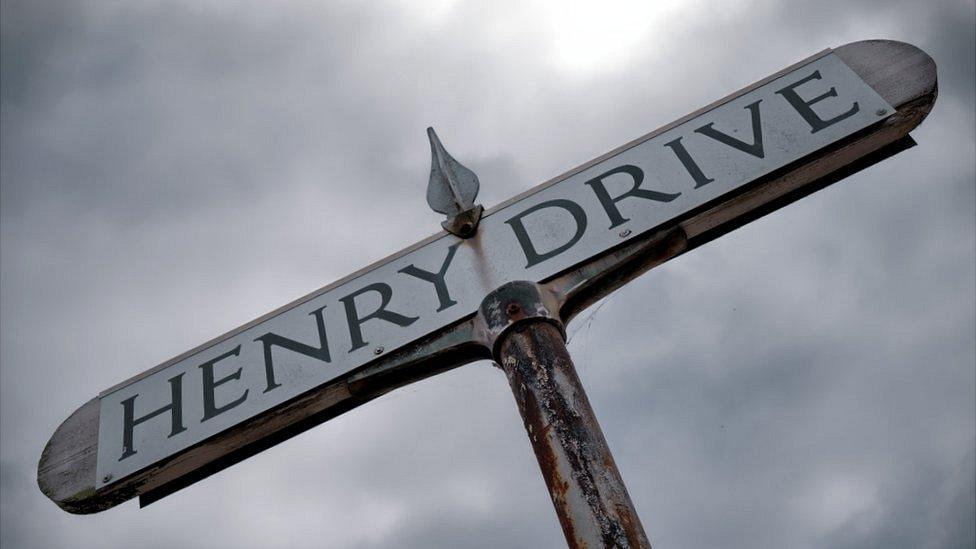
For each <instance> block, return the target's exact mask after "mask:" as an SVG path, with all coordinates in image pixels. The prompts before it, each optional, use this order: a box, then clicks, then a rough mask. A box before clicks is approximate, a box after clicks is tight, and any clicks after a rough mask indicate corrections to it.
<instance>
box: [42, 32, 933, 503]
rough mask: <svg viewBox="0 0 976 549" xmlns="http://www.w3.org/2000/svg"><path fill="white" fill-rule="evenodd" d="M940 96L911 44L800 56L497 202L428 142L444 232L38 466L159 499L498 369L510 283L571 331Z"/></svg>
mask: <svg viewBox="0 0 976 549" xmlns="http://www.w3.org/2000/svg"><path fill="white" fill-rule="evenodd" d="M935 97H936V75H935V64H934V62H933V61H932V60H931V58H930V57H929V56H928V55H926V54H925V53H924V52H922V51H921V50H919V49H918V48H915V47H914V46H911V45H908V44H904V43H900V42H892V41H883V40H872V41H864V42H855V43H852V44H848V45H845V46H842V47H840V48H837V49H829V50H826V51H823V52H820V53H818V54H816V55H813V56H811V57H809V58H807V59H805V60H803V61H800V62H799V63H796V64H794V65H792V66H790V67H788V68H786V69H784V70H782V71H780V72H778V73H776V74H774V75H771V76H769V77H768V78H765V79H763V80H761V81H759V82H756V83H755V84H753V85H751V86H748V87H747V88H745V89H743V90H740V91H738V92H736V93H734V94H732V95H729V96H728V97H725V98H723V99H720V100H718V101H716V102H715V103H713V104H711V105H709V106H707V107H705V108H703V109H701V110H699V111H696V112H694V113H692V114H690V115H688V116H685V117H684V118H681V119H680V120H677V121H675V122H673V123H671V124H668V125H667V126H665V127H663V128H660V129H658V130H655V131H653V132H651V133H649V134H647V135H645V136H643V137H640V138H638V139H636V140H634V141H632V142H630V143H627V144H625V145H623V146H621V147H620V148H618V149H616V150H614V151H611V152H609V153H607V154H605V155H603V156H601V157H599V158H596V159H594V160H591V161H590V162H587V163H585V164H583V165H582V166H579V167H577V168H575V169H573V170H570V171H569V172H567V173H565V174H563V175H560V176H558V177H556V178H554V179H552V180H550V181H548V182H545V183H543V184H541V185H539V186H537V187H535V188H533V189H530V190H528V191H526V192H525V193H523V194H521V195H519V196H517V197H514V198H512V199H511V200H508V201H507V202H505V203H503V204H501V205H499V206H496V207H494V208H492V209H490V210H487V211H484V212H482V209H481V207H480V206H475V205H474V204H473V200H474V196H475V195H476V193H477V190H478V184H479V183H478V180H477V177H476V176H474V174H473V173H471V172H470V171H469V170H467V169H466V168H464V167H463V166H461V165H460V164H459V163H457V161H455V160H454V159H453V158H451V157H450V155H448V154H447V153H446V151H445V150H444V149H443V146H442V145H441V143H440V141H439V140H438V139H437V137H436V135H435V134H434V133H433V131H430V132H429V133H430V138H431V145H432V153H433V156H434V161H433V168H432V173H431V187H430V188H429V189H428V201H429V202H430V203H431V206H432V207H435V209H437V211H440V212H442V213H446V214H447V215H448V221H446V222H445V223H444V228H445V231H442V232H439V233H438V234H435V235H433V236H431V237H429V238H427V239H425V240H423V241H421V242H418V243H416V244H415V245H413V246H410V247H409V248H407V249H405V250H402V251H400V252H398V253H396V254H394V255H392V256H391V257H388V258H386V259H383V260H381V261H379V262H377V263H374V264H373V265H370V266H368V267H366V268H364V269H363V270H361V271H359V272H357V273H354V274H352V275H350V276H348V277H346V278H344V279H342V280H339V281H337V282H335V283H333V284H330V285H328V286H326V287H324V288H322V289H320V290H317V291H315V292H312V293H311V294H309V295H307V296H305V297H302V298H299V299H297V300H296V301H294V302H292V303H290V304H288V305H285V306H284V307H281V308H280V309H277V310H275V311H272V312H270V313H268V314H267V315H265V316H263V317H261V318H258V319H256V320H254V321H251V322H249V323H247V324H245V325H244V326H241V327H240V328H237V329H235V330H233V331H231V332H229V333H227V334H224V335H222V336H219V337H217V338H215V339H213V340H211V341H209V342H207V343H204V344H203V345H200V346H199V347H197V348H195V349H192V350H190V351H188V352H186V353H184V354H182V355H180V356H177V357H175V358H173V359H171V360H168V361H166V362H164V363H162V364H160V365H159V366H157V367H155V368H152V369H150V370H148V371H145V372H143V373H141V374H139V375H136V376H135V377H133V378H131V379H129V380H127V381H124V382H122V383H119V384H117V385H115V386H113V387H110V388H109V389H107V390H105V391H104V392H102V393H101V394H99V395H98V396H97V397H95V398H93V399H91V400H89V401H88V402H87V403H86V404H84V405H83V406H81V408H79V409H78V410H77V411H75V412H74V413H73V414H72V415H71V416H70V417H68V419H67V420H65V422H64V423H63V424H62V425H61V426H60V427H59V428H58V429H57V430H56V432H55V433H54V435H53V436H52V438H51V439H50V442H49V443H48V445H47V447H46V448H45V449H44V452H43V455H42V456H41V459H40V463H39V466H38V483H39V485H40V488H41V490H42V491H43V492H44V493H45V494H46V495H47V496H48V497H50V498H51V499H52V500H54V502H55V503H57V504H58V505H59V506H61V507H62V508H63V509H65V510H67V511H70V512H73V513H93V512H98V511H102V510H104V509H107V508H109V507H112V506H114V505H116V504H118V503H121V502H123V501H126V500H128V499H131V498H133V497H136V496H138V497H140V500H141V502H142V503H143V504H148V503H151V502H153V501H156V500H158V499H159V498H161V497H164V496H166V495H168V494H170V493H172V492H174V491H176V490H178V489H180V488H182V487H184V486H186V485H188V484H191V483H193V482H196V481H197V480H200V479H202V478H204V477H206V476H208V475H209V474H212V473H213V472H215V471H218V470H220V469H223V468H225V467H227V466H229V465H232V464H234V463H236V462H238V461H240V460H242V459H245V458H247V457H249V456H251V455H253V454H255V453H257V452H260V451H262V450H264V449H266V448H268V447H270V446H272V445H274V444H276V443H278V442H281V441H282V440H285V439H287V438H289V437H291V436H294V435H296V434H298V433H300V432H302V431H304V430H306V429H308V428H310V427H313V426H315V425H317V424H319V423H321V422H323V421H326V420H328V419H329V418H331V417H334V416H336V415H338V414H341V413H344V412H346V411H348V410H350V409H352V408H354V407H356V406H359V405H361V404H364V403H366V402H368V401H369V400H371V399H373V398H376V397H378V396H380V395H382V394H384V393H386V392H389V391H390V390H393V389H395V388H397V387H400V386H403V385H405V384H408V383H411V382H413V381H417V380H419V379H423V378H425V377H429V376H431V375H435V374H437V373H440V372H443V371H445V370H448V369H451V368H454V367H457V366H460V365H462V364H465V363H467V362H471V361H474V360H479V359H489V358H492V357H493V354H492V351H493V350H492V341H491V339H490V337H489V336H488V334H486V332H485V330H484V329H482V328H481V324H479V323H478V322H476V318H475V317H476V314H477V312H478V309H479V306H480V304H481V303H482V300H483V299H484V298H485V296H486V295H488V294H489V293H491V292H492V291H493V290H495V289H496V288H499V287H500V286H502V285H504V284H506V283H508V282H511V281H531V282H533V283H537V284H540V285H543V286H545V287H546V288H547V291H549V292H550V293H551V294H552V295H553V296H555V299H556V302H557V307H558V310H559V314H560V316H561V318H562V320H563V321H564V322H568V320H569V319H570V318H572V317H573V316H574V315H575V314H577V313H578V312H579V311H580V310H582V309H583V308H584V307H586V306H588V305H589V304H591V303H593V302H594V301H595V300H597V299H599V298H600V297H602V296H604V295H606V294H608V293H609V292H611V291H613V290H614V289H616V288H618V287H620V286H621V285H623V284H625V283H626V282H627V281H629V280H630V279H632V278H633V277H635V276H637V275H638V274H640V273H642V272H644V271H646V270H648V269H650V268H651V267H653V266H655V265H658V264H660V263H662V262H664V261H667V260H668V259H670V258H673V257H675V256H677V255H680V254H681V253H684V252H686V251H688V250H690V249H693V248H695V247H697V246H699V245H701V244H704V243H706V242H708V241H710V240H712V239H714V238H716V237H718V236H721V235H722V234H724V233H726V232H729V231H731V230H734V229H735V228H737V227H739V226H741V225H743V224H745V223H748V222H749V221H752V220H754V219H756V218H758V217H760V216H762V215H765V214H766V213H769V212H771V211H773V210H775V209H777V208H780V207H782V206H784V205H786V204H789V203H791V202H793V201H795V200H798V199H799V198H802V197H804V196H806V195H807V194H809V193H811V192H814V191H816V190H819V189H821V188H823V187H825V186H827V185H829V184H831V183H833V182H835V181H837V180H839V179H841V178H843V177H845V176H847V175H850V174H852V173H854V172H856V171H858V170H861V169H863V168H865V167H867V166H870V165H872V164H874V163H877V162H879V161H881V160H883V159H885V158H887V157H889V156H891V155H893V154H896V153H898V152H901V151H903V150H905V149H907V148H909V147H911V146H912V145H914V141H913V140H912V139H911V137H910V136H909V135H908V132H909V131H910V130H912V129H913V128H914V127H915V126H917V125H918V124H919V123H920V122H921V121H922V120H923V119H924V118H925V116H926V115H927V113H928V112H929V110H930V109H931V108H932V105H933V103H934V101H935Z"/></svg>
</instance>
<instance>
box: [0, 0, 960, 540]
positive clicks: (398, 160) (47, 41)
mask: <svg viewBox="0 0 976 549" xmlns="http://www.w3.org/2000/svg"><path fill="white" fill-rule="evenodd" d="M592 4H593V5H590V3H575V2H570V3H566V2H554V3H551V4H544V3H531V2H528V3H527V2H492V3H490V4H487V3H486V4H480V3H462V2H449V1H439V2H436V3H432V4H425V5H424V6H423V7H421V5H420V4H416V3H412V2H383V3H378V2H371V3H353V2H333V3H322V4H313V3H301V2H275V3H246V4H239V3H230V2H228V3H223V2H216V1H201V0H195V1H192V2H139V3H116V2H53V1H38V0H32V1H20V0H4V1H3V3H2V10H0V28H2V51H0V53H2V78H0V87H2V103H0V105H2V134H0V175H2V180H0V182H2V186H0V191H2V192H0V416H2V417H0V489H2V490H0V545H2V546H3V547H4V548H7V547H10V548H19V547H24V548H33V547H37V548H49V547H83V548H87V547H91V548H104V547H111V548H114V547H120V548H125V547H134V546H140V547H144V548H147V549H150V548H155V547H159V548H166V547H188V548H189V547H201V548H209V547H227V548H231V547H233V548H250V547H361V548H372V547H417V548H421V547H423V548H427V547H478V548H481V547H525V548H535V547H561V546H563V541H562V534H561V533H560V531H559V527H558V523H557V521H556V518H555V515H554V513H553V511H552V507H551V504H550V502H549V500H548V495H547V493H546V490H545V486H544V484H543V482H542V479H541V477H540V476H539V473H538V468H537V465H536V463H535V460H534V457H533V455H532V452H531V449H530V446H529V444H528V441H527V440H526V436H525V434H524V431H523V429H522V426H521V420H520V419H519V417H518V413H517V410H516V408H515V404H514V401H513V399H512V396H511V394H510V390H509V388H508V386H507V383H506V381H505V379H504V376H503V375H502V374H501V373H500V372H499V371H498V370H496V369H494V368H492V367H490V366H489V365H488V364H487V363H475V364H471V365H468V366H465V367H463V368H460V369H458V370H455V371H453V372H450V373H448V374H444V375H441V376H438V377H436V378H432V379H430V380H427V381H424V382H422V383H419V384H416V385H412V386H409V387H407V388H404V389H401V390H399V391H396V392H394V393H392V394H390V395H387V396H385V397H383V398H381V399H378V400H377V401H375V402H373V403H370V404H369V405H367V406H364V407H362V408H360V409H357V410H354V411H352V412H350V413H348V414H346V415H344V416H341V417H339V418H337V419H335V420H332V421H330V422H328V423H325V424H323V425H321V426H319V427H317V428H316V429H313V430H311V431H309V432H307V433H305V434H303V435H301V436H299V437H297V438H295V439H292V440H290V441H288V442H286V443H284V444H281V445H279V446H277V447H275V448H273V449H271V450H269V451H267V452H264V453H263V454H261V455H259V456H256V457H254V458H251V459H250V460H247V461H246V462H243V463H241V464H239V465H237V466H234V467H233V468H231V469H228V470H226V471H224V472H222V473H219V474H217V475H215V476H213V477H211V478H209V479H207V480H206V481H204V482H201V483H198V484H197V485H195V486H192V487H190V488H188V489H186V490H183V491H181V492H179V493H177V494H175V495H173V496H171V497H169V498H167V499H165V500H163V501H161V502H159V503H156V504H154V505H152V506H150V507H147V508H146V509H139V508H138V505H137V504H136V503H134V502H130V503H127V504H124V505H121V506H119V507H117V508H114V509H112V510H110V511H107V512H104V513H101V514H98V515H93V516H82V517H79V516H73V515H69V514H67V513H64V512H63V511H61V510H60V509H58V508H57V507H56V506H55V505H54V504H53V503H51V502H50V501H48V500H47V499H46V498H45V497H44V496H43V495H42V494H41V493H40V491H39V490H38V489H37V486H36V481H35V475H36V464H37V459H38V457H39V456H40V452H41V449H42V448H43V445H44V443H45V442H46V441H47V439H48V438H49V437H50V435H51V433H52V432H53V431H54V429H55V428H56V427H57V425H58V424H59V423H60V422H61V421H62V420H63V419H64V418H65V417H67V416H68V415H69V414H70V413H71V412H72V411H74V410H75V408H77V407H78V406H79V405H81V404H82V403H84V402H85V401H86V400H88V399H89V398H91V397H93V396H95V395H96V394H97V393H98V392H99V391H101V390H103V389H105V388H107V387H109V386H111V385H113V384H115V383H116V382H118V381H121V380H123V379H126V378H128V377H130V376H131V375H134V374H136V373H138V372H140V371H142V370H144V369H146V368H149V367H151V366H153V365H155V364H157V363H159V362H161V361H163V360H165V359H167V358H170V357H172V356H174V355H176V354H179V353H181V352H183V351H185V350H187V349H189V348H191V347H194V346H196V345H197V344H199V343H201V342H203V341H205V340H208V339H210V338H211V337H213V336H215V335H218V334H220V333H223V332H225V331H227V330H228V329H231V328H233V327H235V326H238V325H240V324H242V323H244V322H246V321H248V320H251V319H252V318H254V317H256V316H259V315H261V314H263V313H265V312H267V311H269V310H271V309H273V308H275V307H278V306H280V305H281V304H283V303H286V302H288V301H290V300H292V299H294V298H296V297H298V296H301V295H304V294H305V293H307V292H309V291H311V290H313V289H315V288H318V287H320V286H323V285H325V284H327V283H329V282H331V281H333V280H335V279H337V278H339V277H342V276H344V275H346V274H348V273H350V272H353V271H355V270H357V269H358V268H360V267H362V266H364V265H366V264H367V263H370V262H372V261H374V260H376V259H379V258H381V257H383V256H385V255H387V254H389V253H391V252H394V251H396V250H398V249H400V248H402V247H404V246H406V245H409V244H411V243H413V242H414V241H416V240H418V239H420V238H423V237H425V236H427V235H429V234H431V233H433V232H435V231H436V230H437V229H438V228H439V225H438V223H439V221H440V219H439V217H438V216H437V215H436V214H434V213H433V212H431V211H429V209H428V208H427V205H426V202H425V198H424V192H425V187H426V181H427V175H428V170H429V154H430V153H429V145H428V144H427V141H426V137H425V135H424V129H425V128H426V127H427V126H428V125H433V126H435V127H436V128H437V130H438V133H439V135H440V136H441V139H442V140H443V141H444V144H445V146H446V147H447V148H448V150H450V151H451V153H452V154H453V155H454V156H455V158H457V159H458V160H459V161H461V162H462V163H464V164H465V165H467V166H469V167H470V168H472V169H473V170H474V171H475V172H476V173H477V174H478V175H479V178H480V180H481V186H482V191H481V195H480V201H481V202H482V203H483V204H485V205H486V206H491V205H494V204H497V203H498V202H500V201H502V200H504V199H506V198H508V197H509V196H512V195H514V194H516V193H518V192H521V191H523V190H525V189H528V188H530V187H531V186H533V185H535V184H538V183H540V182H542V181H544V180H546V179H548V178H550V177H552V176H554V175H557V174H559V173H562V172H563V171H565V170H566V169H569V168H571V167H573V166H575V165H578V164H580V163H582V162H584V161H586V160H589V159H590V158H592V157H594V156H597V155H599V154H602V153H603V152H605V151H607V150H610V149H612V148H614V147H616V146H618V145H620V144H623V143H624V142H626V141H628V140H630V139H632V138H634V137H636V136H639V135H641V134H643V133H646V132H648V131H650V130H652V129H654V128H656V127H658V126H661V125H663V124H665V123H668V122H670V121H672V120H674V119H676V118H678V117H680V116H682V115H684V114H686V113H688V112H691V111H693V110H695V109H697V108H699V107H701V106H702V105H705V104H707V103H709V102H710V101H712V100H714V99H717V98H719V97H721V96H724V95H726V94H727V93H729V92H731V91H734V90H736V89H738V88H740V87H742V86H745V85H747V84H750V83H751V82H753V81H755V80H757V79H759V78H762V77H764V76H766V75H768V74H770V73H772V72H774V71H776V70H779V69H781V68H783V67H785V66H787V65H789V64H790V63H793V62H795V61H797V60H799V59H802V58H804V57H806V56H808V55H810V54H813V53H815V52H817V51H819V50H821V49H824V48H826V47H835V46H840V45H842V44H844V43H847V42H851V41H855V40H861V39H869V38H890V39H897V40H903V41H906V42H910V43H913V44H915V45H917V46H919V47H921V48H922V49H924V50H925V51H927V52H928V53H929V54H930V55H932V56H933V58H934V59H935V61H936V63H938V66H939V82H940V96H939V99H938V101H937V103H936V105H935V109H934V110H933V112H932V114H931V115H930V116H929V118H928V119H927V120H926V121H925V122H923V124H922V125H921V126H920V127H919V128H918V129H917V130H916V131H915V132H913V136H914V137H915V139H916V140H917V141H918V143H919V146H918V147H916V148H914V149H911V150H909V151H907V152H905V153H902V154H900V155H898V156H896V157H894V158H892V159H890V160H887V161H885V162H883V163H881V164H879V165H877V166H875V167H872V168H870V169H868V170H866V171H865V172H862V173H860V174H857V175H855V176H853V177H850V178H848V179H845V180H843V181H841V182H840V183H838V184H836V185H834V186H831V187H829V188H828V189H826V190H824V191H822V192H820V193H817V194H814V195H812V196H810V197H808V198H806V199H804V200H802V201H801V202H799V203H797V204H794V205H792V206H789V207H787V208H785V209H783V210H781V211H778V212H776V213H774V214H772V215H770V216H768V217H766V218H764V219H762V220H759V221H757V222H755V223H752V224H750V225H748V226H746V227H744V228H742V229H739V230H738V231H735V232H733V233H731V234H729V235H726V236H725V237H723V238H721V239H719V240H717V241H715V242H713V243H710V244H708V245H707V246H705V247H702V248H700V249H698V250H696V251H694V252H692V253H690V254H687V255H686V256H682V257H681V258H679V259H677V260H675V261H672V262H670V263H668V264H666V265H665V266H663V267H661V268H658V269H656V270H654V271H652V272H651V273H648V274H647V275H645V276H643V277H642V278H640V279H638V280H637V281H635V282H633V283H631V284H630V285H628V286H627V287H625V288H624V289H622V290H621V291H619V292H617V293H616V294H614V295H613V296H611V298H610V299H609V301H608V302H606V304H605V305H604V306H603V307H602V308H601V309H600V310H599V312H598V313H597V314H595V315H594V316H593V317H592V318H589V319H588V317H587V314H585V313H584V314H583V315H581V317H580V318H579V319H577V320H576V322H575V323H574V324H573V325H571V326H570V329H569V331H570V332H571V333H572V334H573V339H572V342H571V344H570V349H571V351H572V353H573V355H574V358H575V360H576V362H577V368H578V369H579V371H580V375H581V378H582V380H583V383H584V385H585V386H586V388H587V390H588V392H589V395H590V399H591V401H592V403H593V406H594V408H595V410H596V412H597V415H598V417H599V418H600V421H601V423H602V425H603V428H604V431H605V433H606V435H607V438H608V440H609V443H610V446H611V448H612V449H613V451H614V454H615V457H616V459H617V462H618V464H619V466H620V469H621V471H622V473H623V476H624V479H625V480H626V482H627V484H628V487H629V489H630V492H631V495H632V497H633V499H634V501H635V504H636V506H637V509H638V512H639V513H640V515H641V517H642V519H643V522H644V526H645V528H646V530H647V532H648V534H649V536H650V537H651V540H652V542H653V543H654V544H655V546H656V547H682V548H684V547H690V548H698V547H701V548H708V547H730V548H754V547H791V548H793V547H796V548H836V549H841V548H845V549H846V548H849V547H850V548H853V547H857V548H864V547H886V548H898V547H905V548H926V549H929V548H931V549H950V548H953V549H954V548H971V547H974V546H976V527H974V522H976V517H974V514H976V494H974V492H976V489H974V486H976V470H974V468H976V343H974V333H976V165H974V157H976V129H974V128H976V118H974V116H976V115H974V103H976V83H974V66H976V60H974V53H973V52H974V49H976V44H974V27H976V21H974V17H976V16H974V4H973V2H972V1H971V0H962V1H955V0H952V1H950V0H945V1H934V2H917V1H907V0H906V1H894V2H888V1H884V2H882V1H875V0H863V1H850V2H848V1H828V2H800V1H796V2H780V3H775V2H731V1H728V2H660V3H651V2H639V3H637V5H628V4H626V3H618V2H602V3H600V5H599V6H597V5H596V4H597V3H592Z"/></svg>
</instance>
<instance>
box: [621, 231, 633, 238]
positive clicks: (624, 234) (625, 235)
mask: <svg viewBox="0 0 976 549" xmlns="http://www.w3.org/2000/svg"><path fill="white" fill-rule="evenodd" d="M631 232H633V231H631V230H630V229H624V230H622V231H620V233H619V234H620V238H624V237H627V236H630V233H631Z"/></svg>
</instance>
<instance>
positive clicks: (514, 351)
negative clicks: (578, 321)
mask: <svg viewBox="0 0 976 549" xmlns="http://www.w3.org/2000/svg"><path fill="white" fill-rule="evenodd" d="M478 323H479V326H480V327H481V328H482V329H483V330H484V333H485V334H486V335H487V337H488V339H489V340H490V341H491V342H492V357H494V359H495V362H497V363H498V364H499V365H500V366H501V368H502V369H503V370H504V371H505V375H506V376H507V377H508V383H509V385H511V387H512V393H514V394H515V401H516V402H517V403H518V408H519V412H520V413H521V414H522V421H523V422H524V423H525V430H526V433H528V435H529V440H530V441H531V442H532V449H533V450H534V451H535V457H536V459H537V460H538V461H539V468H540V469H541V470H542V476H543V477H544V478H545V481H546V486H547V487H548V488H549V495H550V496H551V497H552V504H553V506H554V507H555V509H556V515H557V516H558V517H559V524H560V525H561V526H562V528H563V534H564V535H565V536H566V542H567V543H568V544H569V546H570V547H574V548H576V547H580V548H582V547H634V548H648V549H649V548H650V547H651V543H650V542H649V541H648V539H647V534H645V533H644V527H643V526H641V523H640V517H638V516H637V511H636V510H634V504H633V503H632V502H631V501H630V496H629V495H628V494H627V488H626V486H624V481H623V479H622V478H621V477H620V471H618V470H617V464H616V463H615V462H614V460H613V456H612V455H611V454H610V447H609V446H607V441H606V440H605V439H604V438H603V431H601V430H600V424H599V423H598V422H597V420H596V414H594V413H593V409H592V408H591V407H590V401H589V399H588V398H587V397H586V391H585V390H584V389H583V385H582V383H580V380H579V376H577V375H576V368H575V367H574V366H573V359H572V358H570V356H569V351H568V350H567V349H566V344H565V338H566V332H565V330H564V329H563V323H562V321H561V320H560V318H559V302H558V299H557V297H556V296H555V295H554V294H553V293H551V292H549V291H548V290H547V289H546V288H544V287H542V286H539V285H537V284H534V283H532V282H526V281H516V282H510V283H508V284H505V285H503V286H502V287H501V288H498V289H497V290H495V291H494V292H492V293H490V294H488V296H487V297H486V298H485V300H484V301H483V302H482V304H481V309H480V311H479V312H478Z"/></svg>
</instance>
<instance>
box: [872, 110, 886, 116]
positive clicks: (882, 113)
mask: <svg viewBox="0 0 976 549" xmlns="http://www.w3.org/2000/svg"><path fill="white" fill-rule="evenodd" d="M874 114H876V115H878V116H884V115H886V114H888V109H878V110H876V111H874Z"/></svg>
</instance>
